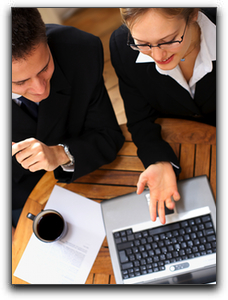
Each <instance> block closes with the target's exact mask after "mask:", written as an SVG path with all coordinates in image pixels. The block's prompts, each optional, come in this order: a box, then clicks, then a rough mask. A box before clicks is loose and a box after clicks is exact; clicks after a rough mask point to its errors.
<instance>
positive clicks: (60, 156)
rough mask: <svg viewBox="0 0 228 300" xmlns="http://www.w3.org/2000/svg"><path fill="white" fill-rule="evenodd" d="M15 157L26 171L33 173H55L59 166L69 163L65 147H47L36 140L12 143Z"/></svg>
mask: <svg viewBox="0 0 228 300" xmlns="http://www.w3.org/2000/svg"><path fill="white" fill-rule="evenodd" d="M13 155H16V160H17V161H18V162H19V164H21V166H22V167H23V168H24V169H28V170H30V171H31V172H36V171H38V170H46V171H53V170H55V169H56V168H57V167H58V166H60V165H63V164H66V163H68V162H69V159H68V157H67V155H66V153H65V151H64V149H63V147H61V146H47V145H45V144H43V143H42V142H40V141H38V140H36V139H34V138H30V139H26V140H24V141H21V142H19V143H14V142H12V156H13Z"/></svg>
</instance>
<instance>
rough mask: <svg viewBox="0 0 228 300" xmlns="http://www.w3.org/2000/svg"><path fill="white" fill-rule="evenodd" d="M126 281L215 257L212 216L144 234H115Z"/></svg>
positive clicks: (193, 219)
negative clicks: (185, 263)
mask: <svg viewBox="0 0 228 300" xmlns="http://www.w3.org/2000/svg"><path fill="white" fill-rule="evenodd" d="M113 236H114V240H115V244H116V247H117V250H118V253H119V261H120V265H121V271H122V277H123V279H128V278H132V277H135V276H139V275H144V274H149V273H153V272H161V271H163V270H165V265H167V264H170V263H174V262H177V261H183V260H187V259H192V258H194V257H199V256H204V255H208V254H212V253H216V233H215V230H214V226H213V222H212V219H211V215H210V214H207V215H203V216H200V217H195V218H190V219H186V220H182V221H179V222H175V223H172V224H167V225H162V226H160V227H156V228H151V229H147V230H143V231H138V232H133V231H132V229H131V228H129V229H126V230H121V231H118V232H114V233H113Z"/></svg>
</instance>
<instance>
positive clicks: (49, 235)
mask: <svg viewBox="0 0 228 300" xmlns="http://www.w3.org/2000/svg"><path fill="white" fill-rule="evenodd" d="M63 228H64V221H63V219H62V218H61V217H60V216H59V215H57V214H55V213H47V214H46V215H44V216H43V217H41V219H40V220H39V223H38V225H37V232H38V234H39V236H40V237H41V238H42V239H44V240H48V241H54V240H55V239H57V238H58V237H59V236H60V235H61V233H62V231H63Z"/></svg>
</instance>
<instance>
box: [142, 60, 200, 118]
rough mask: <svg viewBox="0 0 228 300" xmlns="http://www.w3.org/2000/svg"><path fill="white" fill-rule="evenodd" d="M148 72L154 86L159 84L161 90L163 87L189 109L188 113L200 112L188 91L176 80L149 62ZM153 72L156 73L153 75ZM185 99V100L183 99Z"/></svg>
mask: <svg viewBox="0 0 228 300" xmlns="http://www.w3.org/2000/svg"><path fill="white" fill-rule="evenodd" d="M147 71H148V74H149V76H150V77H151V79H152V80H153V84H155V86H160V88H161V91H162V90H164V89H165V91H166V93H167V94H169V95H170V97H172V99H175V100H176V101H177V102H178V103H179V105H181V106H183V107H185V109H188V110H189V113H193V114H200V110H199V108H198V106H197V105H196V103H195V101H194V99H192V97H191V96H190V94H189V92H188V91H187V90H186V89H184V88H182V87H180V85H179V83H178V82H176V81H175V80H174V79H173V78H171V77H170V76H166V75H162V74H160V73H159V72H157V70H156V69H155V67H154V64H149V65H148V68H147ZM154 72H156V75H155V76H154ZM183 99H185V100H183Z"/></svg>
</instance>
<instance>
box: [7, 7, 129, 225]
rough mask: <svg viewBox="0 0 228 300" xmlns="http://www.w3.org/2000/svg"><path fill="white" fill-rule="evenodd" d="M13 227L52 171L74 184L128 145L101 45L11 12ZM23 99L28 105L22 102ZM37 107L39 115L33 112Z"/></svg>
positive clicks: (31, 13)
mask: <svg viewBox="0 0 228 300" xmlns="http://www.w3.org/2000/svg"><path fill="white" fill-rule="evenodd" d="M12 17H13V18H12V23H13V24H12V39H13V40H12V92H13V102H12V169H13V172H12V177H13V178H12V179H13V182H12V193H13V196H12V202H13V207H12V208H13V212H16V217H15V219H14V217H13V225H14V226H16V222H17V218H18V216H19V214H20V211H21V209H22V207H23V205H24V203H25V201H26V199H27V197H28V196H29V194H30V192H31V191H32V189H33V187H34V186H35V185H36V183H37V182H38V180H39V179H40V178H41V177H42V176H43V174H44V173H45V172H46V171H54V175H55V177H56V178H57V179H58V180H59V181H60V182H66V183H70V182H72V181H74V180H75V179H77V178H79V177H81V176H83V175H85V174H87V173H90V172H92V171H94V170H95V169H97V168H99V167H100V166H101V165H103V164H107V163H110V162H111V161H113V160H114V159H115V157H116V154H117V152H118V151H119V150H120V148H121V147H122V145H123V142H124V137H123V135H122V132H121V130H120V128H119V126H118V123H117V120H116V117H115V114H114V111H113V108H112V105H111V102H110V99H109V97H108V94H107V91H106V89H105V86H104V81H103V76H102V72H103V49H102V44H101V41H100V40H99V38H98V37H95V36H93V35H91V34H89V33H86V32H83V31H80V30H78V29H76V28H73V27H67V26H61V25H53V24H52V25H46V26H45V24H44V23H43V21H42V19H41V16H40V14H39V12H38V10H37V9H35V8H13V9H12ZM21 96H23V97H24V98H25V99H24V98H21ZM29 104H30V106H31V104H33V105H34V104H35V109H37V110H38V116H36V115H33V114H32V112H31V111H32V110H33V108H32V110H31V109H29V108H28V105H29Z"/></svg>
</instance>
